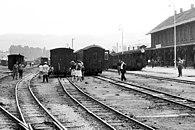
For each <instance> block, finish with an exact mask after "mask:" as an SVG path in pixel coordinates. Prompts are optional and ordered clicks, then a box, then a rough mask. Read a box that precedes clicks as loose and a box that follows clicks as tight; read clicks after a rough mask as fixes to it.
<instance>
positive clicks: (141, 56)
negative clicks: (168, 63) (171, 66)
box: [110, 49, 146, 70]
mask: <svg viewBox="0 0 195 130" xmlns="http://www.w3.org/2000/svg"><path fill="white" fill-rule="evenodd" d="M110 55H111V58H110V62H111V64H112V68H114V69H116V68H117V63H118V62H119V60H122V61H124V62H125V63H126V64H127V66H126V68H127V70H141V69H142V68H144V67H145V66H146V57H145V52H144V51H143V50H141V49H139V50H130V51H125V52H123V53H122V52H119V53H111V54H110Z"/></svg>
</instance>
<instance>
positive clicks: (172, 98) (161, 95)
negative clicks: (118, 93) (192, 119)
mask: <svg viewBox="0 0 195 130" xmlns="http://www.w3.org/2000/svg"><path fill="white" fill-rule="evenodd" d="M96 78H98V79H101V80H104V81H107V82H109V83H112V84H115V85H118V86H121V87H125V88H127V89H130V90H134V91H137V92H139V93H143V94H146V95H150V96H152V97H154V98H157V99H161V100H165V101H167V102H170V103H174V104H176V105H179V106H182V107H185V108H188V109H190V110H195V101H194V100H191V99H187V98H183V97H180V96H176V95H172V94H169V93H166V92H162V91H159V90H155V89H151V88H147V87H143V86H140V85H135V84H132V83H128V82H122V81H120V80H116V79H112V78H109V77H105V76H96Z"/></svg>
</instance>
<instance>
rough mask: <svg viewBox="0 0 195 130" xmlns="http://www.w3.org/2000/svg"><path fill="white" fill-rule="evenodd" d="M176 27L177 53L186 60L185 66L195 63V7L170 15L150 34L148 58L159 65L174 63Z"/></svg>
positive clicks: (171, 64)
mask: <svg viewBox="0 0 195 130" xmlns="http://www.w3.org/2000/svg"><path fill="white" fill-rule="evenodd" d="M174 27H175V30H176V55H177V58H176V59H178V58H179V57H180V58H182V59H184V60H185V66H194V65H195V8H194V4H192V5H191V8H190V9H189V10H187V11H183V9H182V8H181V9H180V12H179V13H176V12H175V15H173V16H170V17H168V18H167V19H166V20H164V21H163V22H161V23H160V24H159V25H158V26H156V27H155V28H154V29H152V30H151V31H150V32H149V33H148V34H150V35H151V48H149V49H148V50H146V53H147V54H146V55H147V59H149V60H155V61H156V63H157V65H159V66H173V65H174V46H175V43H174Z"/></svg>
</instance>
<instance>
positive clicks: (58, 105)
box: [31, 77, 112, 130]
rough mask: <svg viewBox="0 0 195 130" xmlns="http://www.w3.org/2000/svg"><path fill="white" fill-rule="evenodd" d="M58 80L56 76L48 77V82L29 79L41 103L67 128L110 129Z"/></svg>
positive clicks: (81, 129)
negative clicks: (75, 99) (65, 89)
mask: <svg viewBox="0 0 195 130" xmlns="http://www.w3.org/2000/svg"><path fill="white" fill-rule="evenodd" d="M59 81H60V80H59V79H58V78H50V80H49V84H47V83H41V82H40V79H38V77H35V78H33V80H32V81H31V89H32V91H33V93H34V94H35V95H36V96H37V98H38V99H39V100H40V101H41V103H42V104H43V105H44V106H45V107H46V108H47V109H48V110H49V111H50V112H51V114H53V115H54V116H55V117H56V118H57V119H58V120H59V121H60V122H61V123H62V124H63V125H64V126H65V127H66V128H67V129H68V130H112V129H110V128H108V127H107V126H105V125H104V124H103V123H102V122H100V121H99V120H97V119H96V118H94V117H93V116H91V115H90V113H88V112H87V111H86V110H84V109H83V108H82V107H80V106H79V105H78V103H77V102H75V101H74V100H73V99H72V98H71V97H70V96H69V95H68V94H67V93H65V92H64V88H63V86H62V85H61V83H60V82H59ZM58 82H59V83H58ZM63 82H64V83H65V84H66V85H71V84H70V83H69V82H68V80H63ZM40 86H41V87H40Z"/></svg>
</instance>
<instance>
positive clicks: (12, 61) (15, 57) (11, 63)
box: [8, 54, 24, 70]
mask: <svg viewBox="0 0 195 130" xmlns="http://www.w3.org/2000/svg"><path fill="white" fill-rule="evenodd" d="M16 62H18V64H20V63H22V64H24V56H23V55H20V54H11V55H8V69H10V70H12V68H13V66H14V64H15V63H16Z"/></svg>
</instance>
